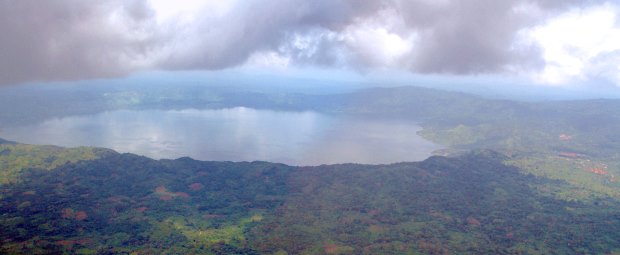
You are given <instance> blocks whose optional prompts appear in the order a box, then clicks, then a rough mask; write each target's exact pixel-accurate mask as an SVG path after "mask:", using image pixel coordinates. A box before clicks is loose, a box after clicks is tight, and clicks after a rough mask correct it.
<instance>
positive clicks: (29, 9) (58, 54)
mask: <svg viewBox="0 0 620 255" xmlns="http://www.w3.org/2000/svg"><path fill="white" fill-rule="evenodd" d="M591 2H592V1H560V0H532V1H516V0H512V1H509V0H505V1H504V0H502V1H497V0H469V1H462V0H385V1H378V0H377V1H375V0H313V1H307V0H265V1H261V0H244V1H232V2H231V6H229V9H228V11H226V12H224V13H216V12H215V11H214V10H212V9H209V8H205V9H204V10H201V11H199V13H198V15H197V18H195V20H194V21H193V22H191V23H189V24H187V23H183V22H180V21H179V22H175V21H174V20H172V21H168V22H167V23H164V24H162V23H158V22H157V20H156V15H155V12H154V10H152V9H151V7H150V5H149V3H148V1H147V0H130V1H122V0H112V1H84V0H49V1H36V0H19V1H11V0H0V31H1V33H2V37H0V75H1V77H0V84H10V83H18V82H24V81H33V80H45V81H48V80H67V79H86V78H99V77H109V76H116V75H124V74H127V73H131V72H133V71H135V70H140V69H169V70H179V69H180V70H187V69H222V68H228V67H233V66H237V65H242V64H244V63H246V61H248V59H249V58H251V57H252V56H253V55H254V54H256V53H260V52H275V53H277V54H279V55H281V56H283V57H286V58H288V59H290V61H291V62H292V63H293V64H297V65H306V64H310V65H326V66H334V65H345V66H353V67H363V68H373V67H382V65H386V63H384V62H383V59H382V58H381V57H380V56H379V57H378V56H377V55H378V54H379V55H380V54H383V52H381V49H380V48H377V50H372V45H368V44H372V41H371V40H369V42H365V38H363V37H355V38H353V39H351V38H350V36H351V35H350V33H351V31H355V29H356V28H358V27H360V26H363V25H367V26H370V27H372V26H375V27H377V26H378V27H381V26H383V27H385V30H386V31H388V32H389V33H393V34H396V35H399V36H401V37H402V38H408V37H410V36H412V35H415V37H416V40H415V43H414V44H413V45H412V47H411V50H410V51H409V52H407V53H405V55H404V56H401V57H400V58H399V59H397V60H394V61H395V62H394V63H390V64H391V65H397V67H398V68H403V69H409V70H411V71H413V72H418V73H452V74H470V73H496V72H503V71H505V70H507V69H526V70H527V69H539V68H540V67H541V66H543V64H544V63H543V62H542V60H541V51H540V50H539V49H538V48H537V47H536V45H516V44H515V43H514V42H515V40H516V39H517V34H518V32H519V31H520V30H521V29H523V28H526V27H530V26H534V25H536V24H539V23H540V22H542V21H543V20H544V18H546V17H548V16H550V15H554V13H557V12H558V11H561V10H564V9H566V8H569V7H571V6H579V7H582V6H583V5H587V4H591ZM180 4H181V3H180ZM524 6H525V7H527V8H532V9H533V10H535V11H530V10H529V9H528V10H525V11H524V10H520V9H519V8H521V9H523V8H524ZM527 8H526V9H527ZM386 13H388V14H389V15H387V16H388V17H387V18H386ZM368 24H370V25H368ZM369 39H370V38H369ZM364 43H366V45H364ZM360 45H363V46H365V47H361V46H360ZM391 67H393V66H391Z"/></svg>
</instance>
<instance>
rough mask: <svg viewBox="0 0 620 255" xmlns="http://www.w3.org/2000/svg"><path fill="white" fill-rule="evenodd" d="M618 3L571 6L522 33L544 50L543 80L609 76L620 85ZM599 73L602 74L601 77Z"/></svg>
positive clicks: (538, 76)
mask: <svg viewBox="0 0 620 255" xmlns="http://www.w3.org/2000/svg"><path fill="white" fill-rule="evenodd" d="M618 18H620V17H618V6H616V5H614V4H611V3H605V4H602V5H598V6H593V7H589V8H586V9H577V8H575V9H571V10H569V11H568V12H566V13H563V14H561V15H559V16H557V17H554V18H552V19H550V20H548V21H547V22H546V23H545V24H543V25H540V26H536V27H534V28H532V29H528V30H526V32H525V33H523V35H525V36H526V37H529V40H531V41H533V42H535V43H537V44H538V45H539V46H540V47H541V48H542V50H543V59H544V61H545V67H544V69H543V70H542V71H541V72H540V73H537V74H536V75H535V79H537V80H538V81H539V82H542V83H550V84H563V83H566V82H569V81H572V80H575V79H579V80H588V79H591V78H607V79H611V80H612V81H613V82H615V83H616V84H617V85H620V77H618V74H617V73H618V69H619V68H620V66H619V62H617V61H616V60H618V59H620V27H619V26H618V22H617V19H618ZM601 76H602V77H601Z"/></svg>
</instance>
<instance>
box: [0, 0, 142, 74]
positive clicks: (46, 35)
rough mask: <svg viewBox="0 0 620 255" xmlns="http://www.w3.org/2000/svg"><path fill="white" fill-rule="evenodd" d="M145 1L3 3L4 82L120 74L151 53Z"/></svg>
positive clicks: (0, 62)
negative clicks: (149, 51)
mask: <svg viewBox="0 0 620 255" xmlns="http://www.w3.org/2000/svg"><path fill="white" fill-rule="evenodd" d="M152 15H153V13H152V11H151V10H150V9H149V6H148V5H146V3H145V2H142V1H136V0H129V1H124V0H123V1H121V0H117V1H83V0H50V1H47V0H46V1H38V0H16V1H12V0H2V1H0V33H1V37H0V84H10V83H17V82H23V81H33V80H71V79H83V78H97V77H107V76H115V75H122V74H126V73H128V72H131V71H132V70H134V68H135V67H136V65H139V62H140V59H141V58H142V57H143V56H144V54H148V50H149V44H150V43H151V42H150V41H149V37H150V35H148V33H150V32H149V31H147V30H146V29H147V28H148V26H149V25H148V22H150V21H149V20H151V18H152Z"/></svg>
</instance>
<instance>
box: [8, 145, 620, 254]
mask: <svg viewBox="0 0 620 255" xmlns="http://www.w3.org/2000/svg"><path fill="white" fill-rule="evenodd" d="M3 146H4V147H3V148H4V151H5V153H3V154H2V155H0V162H2V163H3V164H6V163H7V162H13V161H14V159H13V158H14V156H15V154H20V155H22V156H24V155H27V156H28V158H27V162H33V164H32V166H31V167H30V166H25V167H22V168H20V169H17V170H15V174H14V175H12V177H11V178H12V179H11V180H10V181H6V182H4V183H5V184H2V186H1V192H2V193H1V197H0V212H1V214H0V224H1V227H0V229H2V231H0V245H1V251H2V252H3V253H9V254H50V253H51V254H58V253H68V254H70V253H76V254H89V253H90V254H95V253H96V254H106V253H135V254H178V253H204V254H321V253H324V254H407V253H409V254H471V253H494V254H520V253H527V254H549V253H564V254H565V253H584V254H588V253H610V252H618V251H617V250H614V249H615V248H616V247H618V246H619V245H620V243H618V240H620V239H619V238H618V237H619V236H618V233H620V215H619V213H618V212H619V209H620V207H619V206H618V201H617V200H615V199H614V198H611V197H605V198H603V197H599V198H597V199H595V200H588V201H572V202H571V201H567V200H562V199H557V198H556V197H555V196H553V195H550V190H553V191H555V192H562V191H563V190H569V189H574V188H575V187H574V186H571V185H570V184H568V183H566V182H563V181H554V180H550V179H547V178H543V177H536V176H534V175H530V174H524V172H523V171H522V170H520V169H518V168H516V167H513V166H508V165H505V164H504V163H503V162H505V161H508V160H510V158H508V157H506V156H504V155H502V154H499V153H496V152H492V151H478V152H472V153H468V154H465V155H463V156H460V157H457V158H446V157H439V156H436V157H432V158H429V159H428V160H425V161H423V162H419V163H399V164H391V165H357V164H344V165H324V166H318V167H301V168H295V167H289V166H286V165H282V164H274V163H267V162H252V163H247V162H240V163H232V162H202V161H196V160H192V159H190V158H181V159H177V160H159V161H156V160H152V159H148V158H145V157H141V156H136V155H132V154H118V153H115V152H112V151H108V150H99V149H93V148H81V149H62V148H57V147H55V148H54V150H53V151H52V152H50V151H49V150H48V149H49V148H45V147H41V148H39V147H37V146H29V147H28V148H30V152H28V153H24V152H23V150H19V148H21V147H22V146H24V145H19V144H17V145H3ZM74 150H80V151H83V152H90V151H96V152H97V151H99V153H96V155H97V157H92V155H91V154H90V153H83V154H81V155H82V156H81V159H80V158H79V156H75V157H73V158H72V160H69V161H68V162H66V163H64V164H59V165H50V164H47V165H46V164H43V165H42V164H40V163H37V162H39V160H40V158H41V157H43V158H50V157H57V158H58V157H61V155H69V154H71V155H76V154H75V153H74V152H73V151H74Z"/></svg>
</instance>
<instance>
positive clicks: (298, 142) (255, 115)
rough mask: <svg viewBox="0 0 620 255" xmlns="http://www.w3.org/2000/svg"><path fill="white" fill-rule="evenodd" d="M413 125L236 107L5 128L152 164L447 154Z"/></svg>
mask: <svg viewBox="0 0 620 255" xmlns="http://www.w3.org/2000/svg"><path fill="white" fill-rule="evenodd" d="M420 129H421V127H420V126H418V125H417V124H416V123H415V122H411V121H405V120H384V119H371V118H351V117H339V116H338V117H337V116H331V115H326V114H321V113H317V112H310V111H307V112H282V111H271V110H256V109H251V108H244V107H237V108H228V109H220V110H194V109H191V110H180V111H163V110H147V111H129V110H121V111H110V112H103V113H99V114H94V115H85V116H72V117H65V118H55V119H49V120H46V121H43V122H40V123H37V124H33V125H28V126H22V127H15V128H7V129H3V130H1V131H0V137H3V138H5V139H9V140H14V141H17V142H20V143H29V144H53V145H59V146H67V147H75V146H97V147H106V148H111V149H114V150H116V151H119V152H130V153H135V154H140V155H145V156H148V157H152V158H156V159H160V158H178V157H184V156H189V157H192V158H195V159H199V160H217V161H228V160H229V161H255V160H262V161H270V162H280V163H285V164H290V165H320V164H334V163H368V164H381V163H393V162H402V161H418V160H423V159H425V158H427V157H429V156H430V155H431V153H432V152H433V151H434V150H437V149H441V148H442V147H441V146H439V145H437V144H434V143H432V142H430V141H427V140H425V139H423V138H422V137H420V136H418V135H417V134H416V132H418V131H419V130H420Z"/></svg>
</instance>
